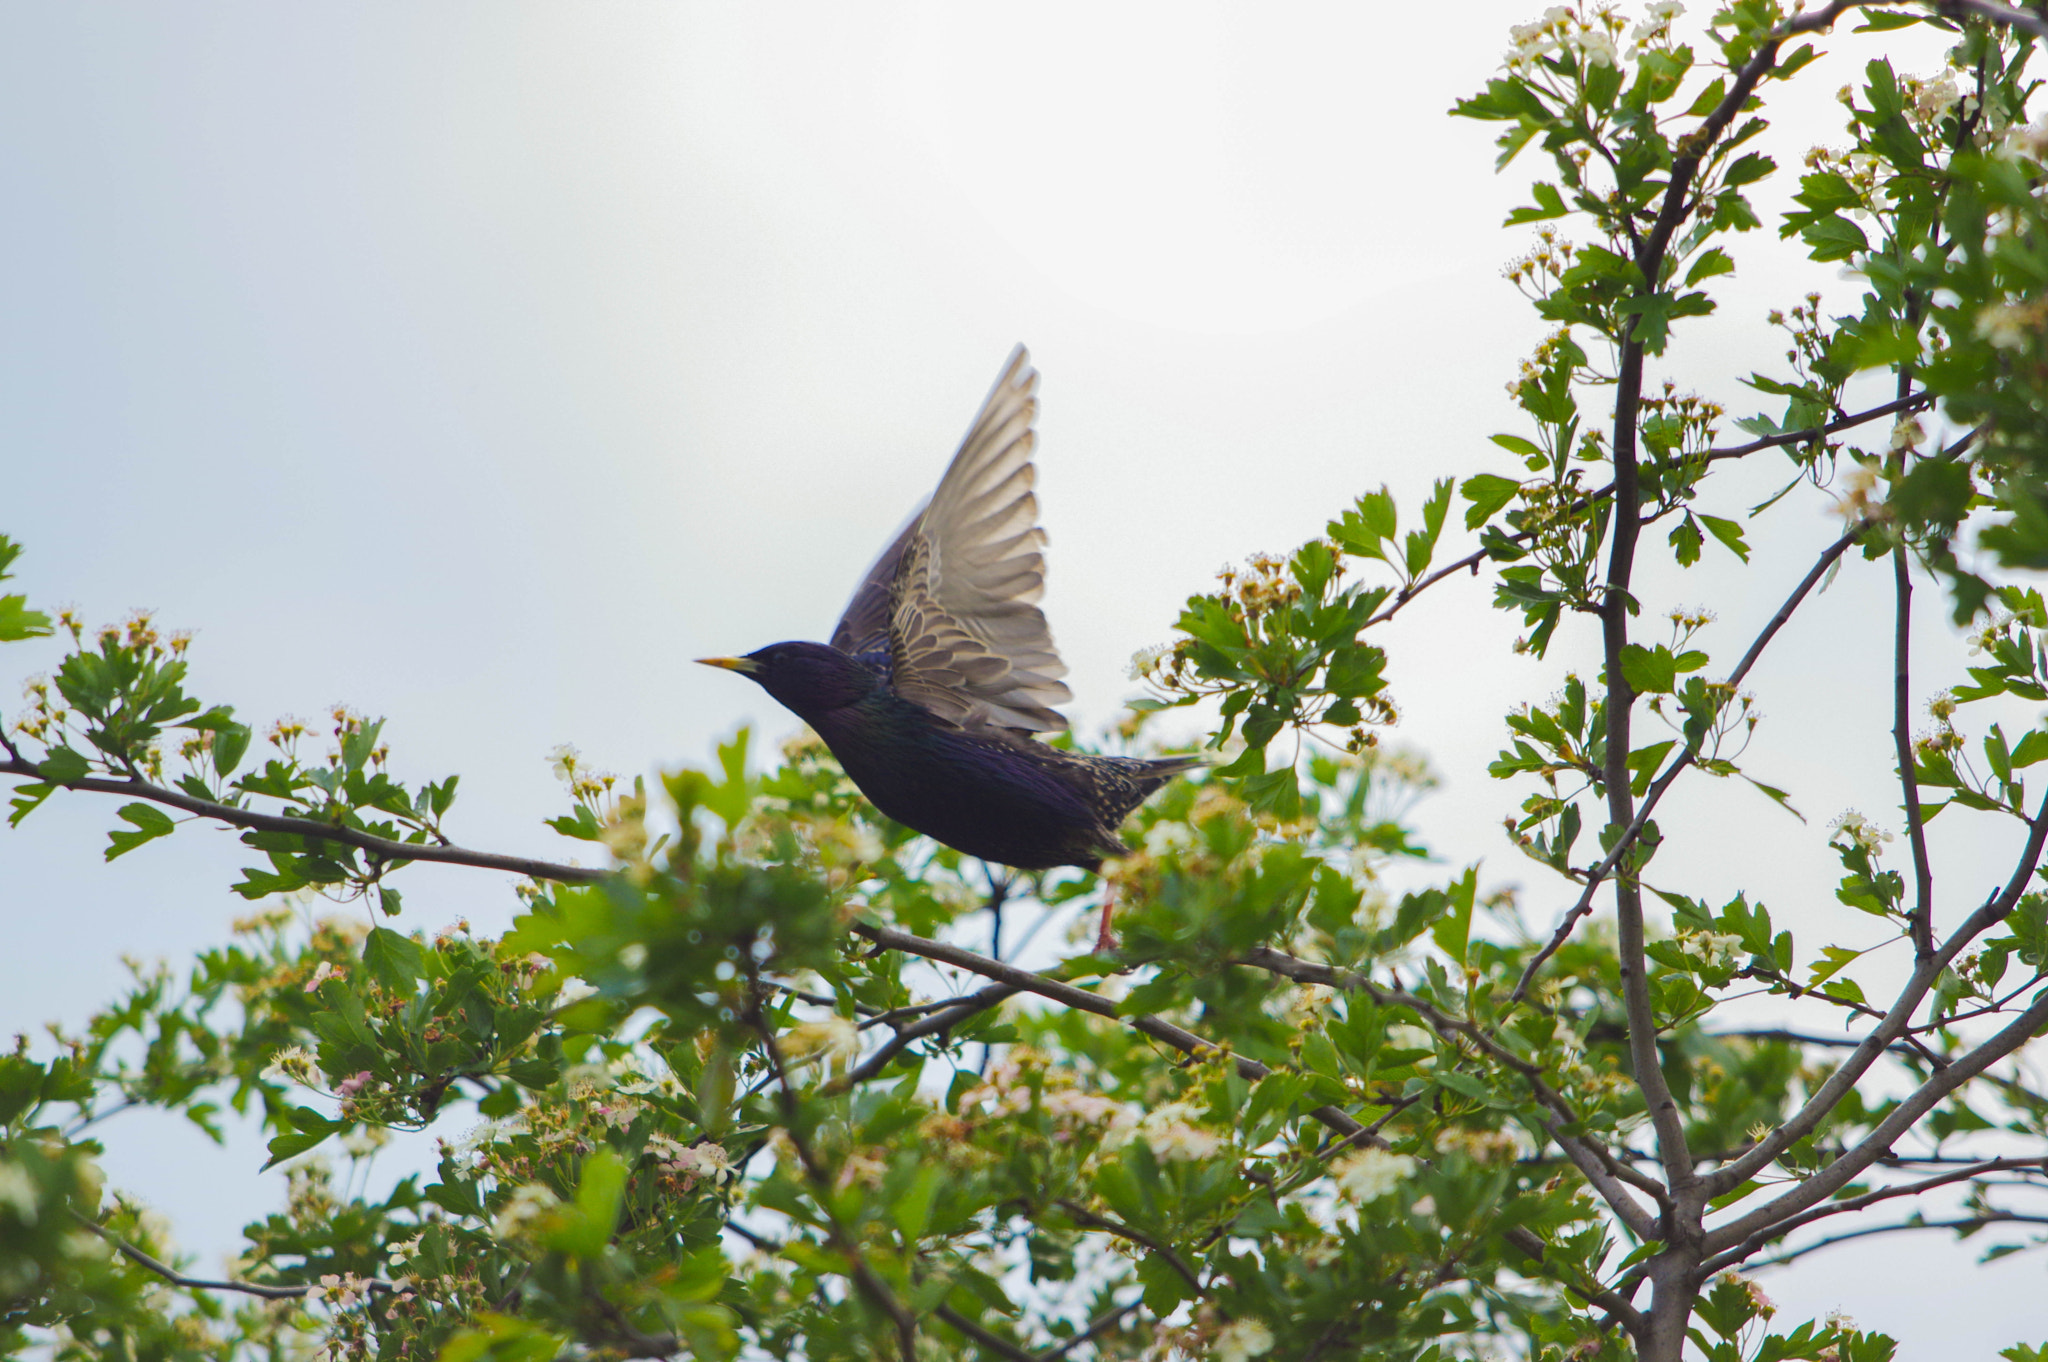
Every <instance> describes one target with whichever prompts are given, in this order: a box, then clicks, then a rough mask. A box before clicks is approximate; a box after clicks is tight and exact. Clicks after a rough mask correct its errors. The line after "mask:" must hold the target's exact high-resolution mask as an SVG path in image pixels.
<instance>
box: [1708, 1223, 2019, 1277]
mask: <svg viewBox="0 0 2048 1362" xmlns="http://www.w3.org/2000/svg"><path fill="white" fill-rule="evenodd" d="M2008 1223H2011V1224H2020V1225H2048V1215H2021V1214H2019V1213H2017V1212H2014V1211H1988V1212H1986V1213H1984V1214H1983V1215H1971V1216H1959V1217H1957V1218H1956V1219H1954V1220H1905V1221H1901V1222H1899V1223H1898V1224H1895V1225H1872V1226H1870V1227H1869V1228H1867V1229H1860V1230H1845V1231H1843V1232H1842V1233H1841V1234H1831V1235H1829V1236H1828V1237H1827V1238H1825V1239H1816V1240H1815V1241H1814V1242H1813V1243H1811V1244H1806V1245H1803V1246H1802V1247H1800V1248H1796V1249H1792V1250H1789V1251H1788V1252H1785V1253H1780V1254H1778V1255H1777V1256H1776V1257H1774V1258H1764V1259H1761V1260H1759V1261H1757V1262H1754V1263H1751V1264H1749V1268H1750V1270H1751V1271H1752V1272H1760V1271H1762V1270H1763V1269H1764V1268H1767V1267H1783V1266H1785V1264H1787V1263H1790V1262H1794V1261H1796V1260H1798V1259H1800V1258H1804V1257H1805V1256H1806V1255H1807V1254H1809V1253H1814V1252H1817V1251H1818V1250H1820V1249H1824V1248H1830V1247H1832V1246H1834V1245H1836V1244H1846V1243H1848V1242H1849V1241H1850V1240H1851V1239H1868V1238H1869V1237H1871V1236H1872V1235H1877V1234H1899V1233H1902V1232H1904V1231H1906V1230H1971V1229H1982V1228H1983V1227H1984V1226H1986V1225H2001V1224H2008Z"/></svg>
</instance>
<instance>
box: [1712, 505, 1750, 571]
mask: <svg viewBox="0 0 2048 1362" xmlns="http://www.w3.org/2000/svg"><path fill="white" fill-rule="evenodd" d="M1700 524H1702V525H1705V526H1706V527H1707V532H1708V533H1709V534H1711V535H1713V536H1714V538H1716V539H1718V540H1720V541H1721V542H1722V543H1723V544H1725V545H1727V547H1728V551H1729V552H1730V553H1732V554H1734V555H1735V556H1736V557H1737V558H1740V559H1741V560H1742V561H1743V562H1745V563H1747V562H1748V561H1749V543H1748V541H1746V540H1745V539H1743V537H1742V527H1741V526H1740V525H1738V524H1736V523H1735V522H1734V521H1732V520H1724V519H1722V518H1721V517H1720V516H1717V515H1708V514H1706V513H1705V512H1704V511H1702V512H1701V513H1700Z"/></svg>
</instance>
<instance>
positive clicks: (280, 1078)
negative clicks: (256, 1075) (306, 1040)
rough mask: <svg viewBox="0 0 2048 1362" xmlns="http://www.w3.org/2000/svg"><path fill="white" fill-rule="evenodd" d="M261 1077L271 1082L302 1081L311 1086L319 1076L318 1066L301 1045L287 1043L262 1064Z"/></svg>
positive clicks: (309, 1052) (310, 1053) (310, 1054)
mask: <svg viewBox="0 0 2048 1362" xmlns="http://www.w3.org/2000/svg"><path fill="white" fill-rule="evenodd" d="M263 1077H265V1078H267V1079H269V1080H270V1081H271V1082H273V1083H303V1084H305V1085H306V1086H308V1087H311V1086H312V1085H313V1084H314V1083H315V1082H317V1081H318V1080H319V1077H320V1066H319V1065H317V1064H315V1063H314V1062H313V1055H312V1052H311V1051H309V1050H307V1049H306V1047H305V1046H303V1045H287V1046H285V1047H284V1049H282V1050H279V1051H278V1052H277V1053H276V1054H274V1055H272V1056H271V1057H270V1063H268V1064H266V1065H264V1066H263Z"/></svg>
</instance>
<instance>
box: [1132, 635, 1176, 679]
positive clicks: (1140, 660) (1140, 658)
mask: <svg viewBox="0 0 2048 1362" xmlns="http://www.w3.org/2000/svg"><path fill="white" fill-rule="evenodd" d="M1171 656H1173V645H1172V644H1171V643H1148V644H1146V645H1145V646H1144V647H1142V648H1140V649H1138V651H1137V652H1135V653H1132V654H1131V665H1130V666H1128V667H1126V668H1125V669H1124V675H1126V676H1128V677H1130V678H1131V680H1133V681H1143V680H1144V679H1145V678H1146V677H1148V676H1150V675H1152V673H1153V672H1156V671H1158V670H1159V664H1160V663H1161V662H1162V661H1164V660H1165V659H1167V658H1169V657H1171Z"/></svg>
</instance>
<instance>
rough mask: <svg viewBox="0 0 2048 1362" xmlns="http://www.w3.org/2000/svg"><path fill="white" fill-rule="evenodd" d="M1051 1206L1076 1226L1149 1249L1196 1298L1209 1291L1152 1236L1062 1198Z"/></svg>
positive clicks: (1175, 1254)
mask: <svg viewBox="0 0 2048 1362" xmlns="http://www.w3.org/2000/svg"><path fill="white" fill-rule="evenodd" d="M1053 1205H1055V1206H1057V1207H1059V1208H1060V1210H1061V1211H1063V1212H1065V1213H1066V1215H1067V1218H1068V1219H1070V1220H1072V1221H1073V1222H1074V1223H1075V1224H1077V1225H1085V1226H1087V1227H1088V1228H1090V1229H1096V1230H1101V1231H1102V1232H1103V1233H1105V1234H1113V1235H1115V1236H1116V1237H1117V1238H1119V1239H1128V1240H1130V1241H1131V1242H1132V1243H1133V1244H1136V1245H1138V1246H1139V1247H1140V1248H1144V1249H1149V1250H1151V1251H1152V1252H1153V1253H1156V1254H1158V1255H1159V1258H1160V1260H1161V1261H1162V1262H1164V1263H1165V1264H1166V1265H1167V1266H1168V1267H1170V1268H1172V1269H1173V1270H1174V1271H1175V1272H1178V1273H1179V1274H1180V1275H1181V1277H1182V1279H1183V1280H1185V1281H1186V1282H1187V1284H1188V1285H1189V1286H1191V1287H1193V1288H1194V1292H1195V1294H1196V1295H1197V1296H1205V1295H1207V1294H1208V1290H1209V1289H1208V1288H1207V1287H1205V1286H1203V1285H1202V1279H1201V1277H1200V1276H1198V1275H1197V1274H1196V1273H1195V1270H1194V1269H1193V1268H1191V1267H1189V1266H1188V1265H1187V1264H1186V1263H1185V1262H1183V1261H1181V1256H1180V1255H1179V1254H1178V1253H1175V1252H1174V1251H1173V1250H1172V1249H1171V1248H1169V1247H1167V1246H1166V1245H1165V1244H1162V1243H1160V1242H1159V1241H1158V1240H1157V1239H1154V1238H1153V1237H1152V1236H1150V1235H1148V1234H1141V1233H1139V1232H1138V1231H1137V1230H1134V1229H1132V1228H1131V1227H1130V1226H1129V1225H1120V1224H1118V1223H1117V1222H1116V1221H1114V1220H1108V1219H1105V1218H1104V1217H1102V1216H1099V1215H1097V1214H1095V1212H1093V1211H1091V1210H1089V1209H1088V1208H1087V1207H1086V1206H1083V1205H1081V1204H1080V1203H1078V1202H1074V1201H1068V1200H1066V1199H1064V1198H1062V1199H1061V1200H1058V1201H1055V1202H1053Z"/></svg>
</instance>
